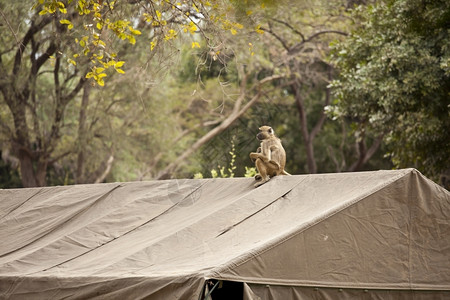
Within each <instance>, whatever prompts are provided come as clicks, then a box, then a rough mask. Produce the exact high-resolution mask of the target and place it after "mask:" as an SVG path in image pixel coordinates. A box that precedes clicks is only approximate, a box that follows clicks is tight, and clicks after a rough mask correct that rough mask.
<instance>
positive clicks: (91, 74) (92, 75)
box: [86, 72, 94, 78]
mask: <svg viewBox="0 0 450 300" xmlns="http://www.w3.org/2000/svg"><path fill="white" fill-rule="evenodd" d="M92 77H94V73H92V72H89V73H87V74H86V78H92Z"/></svg>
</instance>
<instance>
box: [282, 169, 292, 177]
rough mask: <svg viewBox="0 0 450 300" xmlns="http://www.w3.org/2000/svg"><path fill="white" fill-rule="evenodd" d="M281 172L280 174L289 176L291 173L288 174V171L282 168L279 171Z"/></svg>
mask: <svg viewBox="0 0 450 300" xmlns="http://www.w3.org/2000/svg"><path fill="white" fill-rule="evenodd" d="M281 174H282V175H289V176H291V174H289V173H288V172H286V171H285V170H283V171H282V172H281Z"/></svg>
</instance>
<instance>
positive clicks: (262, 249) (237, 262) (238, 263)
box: [210, 168, 414, 274]
mask: <svg viewBox="0 0 450 300" xmlns="http://www.w3.org/2000/svg"><path fill="white" fill-rule="evenodd" d="M413 171H414V169H412V168H411V169H404V170H402V172H400V173H399V174H398V175H396V176H394V177H393V178H391V179H390V180H388V181H386V182H383V183H382V184H379V185H377V186H376V187H374V188H373V189H372V190H370V191H368V192H366V193H363V194H362V195H360V196H358V197H356V198H355V199H353V200H352V201H349V202H348V203H346V204H344V205H342V206H341V207H339V208H337V209H336V210H334V211H332V212H331V213H328V214H325V215H323V216H321V217H318V218H316V219H315V220H313V221H312V222H310V223H309V224H307V225H306V226H305V227H304V228H302V230H300V231H296V230H297V227H296V228H294V229H293V230H291V232H289V233H287V234H285V235H284V237H283V236H281V238H280V239H278V240H277V239H274V240H275V241H274V242H273V244H272V245H269V246H267V245H265V247H263V246H260V247H256V248H254V249H253V250H250V252H249V253H248V254H244V255H243V256H241V257H237V258H235V259H232V260H230V262H228V263H230V264H232V265H233V268H235V267H239V266H241V265H243V264H245V263H246V262H248V261H250V260H252V259H253V258H255V257H257V256H259V255H261V254H264V253H265V252H267V251H270V250H272V249H274V248H276V247H277V246H279V245H281V244H283V243H285V242H287V241H288V240H290V239H292V238H294V237H296V236H297V235H299V234H302V233H303V232H304V231H305V230H307V229H309V228H311V227H314V226H315V225H317V224H319V223H320V222H322V221H323V220H326V219H328V218H330V217H332V216H334V215H335V214H337V213H339V212H341V211H343V210H345V209H347V208H349V207H351V206H353V205H355V204H356V203H358V202H359V201H361V200H363V199H364V198H367V197H369V196H371V195H373V194H375V193H377V192H379V191H380V190H382V189H383V188H385V187H386V186H388V185H391V184H393V183H395V182H396V181H397V180H399V179H401V178H403V177H404V176H405V175H407V174H408V173H412V172H413ZM305 178H306V177H305ZM301 182H303V180H302V181H300V182H298V184H300V183H301ZM298 184H297V185H298ZM297 185H295V186H294V187H293V188H292V189H294V188H295V187H296V186H297ZM292 189H291V190H292ZM269 243H270V242H269ZM225 270H231V266H228V265H225V266H223V267H219V268H217V269H213V270H211V272H210V274H218V273H221V272H223V271H225Z"/></svg>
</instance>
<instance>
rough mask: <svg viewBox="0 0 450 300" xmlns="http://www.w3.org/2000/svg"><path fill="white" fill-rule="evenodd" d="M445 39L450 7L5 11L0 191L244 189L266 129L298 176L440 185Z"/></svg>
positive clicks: (239, 4) (339, 3) (338, 4)
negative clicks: (409, 172) (197, 184)
mask: <svg viewBox="0 0 450 300" xmlns="http://www.w3.org/2000/svg"><path fill="white" fill-rule="evenodd" d="M32 7H33V9H30V8H32ZM449 25H450V8H449V5H448V4H447V3H446V2H445V1H435V2H433V3H431V4H430V3H428V2H427V1H425V0H414V1H406V0H405V1H350V0H333V1H325V0H324V1H322V0H319V1H295V2H292V3H291V2H290V1H257V0H254V1H231V2H230V1H223V2H221V1H178V2H177V1H175V2H173V3H172V2H171V1H148V0H146V1H144V0H142V1H128V0H127V1H125V0H124V1H100V0H98V1H97V0H95V1H94V0H89V1H87V0H82V1H72V2H67V1H54V0H47V1H31V0H30V1H22V2H20V3H16V2H13V1H7V0H0V30H1V32H2V34H1V35H0V39H1V43H0V69H1V70H0V91H1V94H0V95H1V96H0V125H1V127H0V146H1V153H2V162H1V163H0V176H1V178H0V182H1V185H2V187H20V186H23V187H28V186H43V185H56V184H74V183H94V182H105V181H132V180H149V179H163V178H181V177H184V178H192V177H193V176H194V174H196V173H202V174H203V176H204V177H209V176H211V175H210V174H211V173H210V172H211V170H213V169H216V170H220V168H223V167H226V168H228V167H229V166H230V165H231V166H234V167H235V168H234V169H233V170H232V173H233V175H234V176H243V175H244V174H245V173H246V168H245V167H246V166H247V167H249V166H252V164H251V161H250V159H249V158H248V153H249V152H251V151H254V150H255V149H256V148H257V147H258V141H257V140H256V138H255V134H256V132H257V129H258V127H259V126H261V125H263V124H268V125H271V126H272V127H273V128H274V129H275V132H276V134H277V135H278V136H279V137H280V138H281V139H282V141H283V144H284V146H285V148H286V151H287V156H288V162H287V170H288V171H289V172H290V173H293V174H302V173H321V172H322V173H323V172H344V171H360V170H377V169H389V168H393V167H415V168H418V169H419V170H420V171H421V172H423V173H425V174H426V175H427V176H431V177H432V178H433V179H435V180H439V177H440V176H442V174H444V175H445V173H446V172H447V171H448V169H449V168H450V164H449V157H450V153H449V152H450V150H449V149H450V147H449V140H450V139H449V133H448V132H449V131H450V130H448V128H450V124H449V120H450V116H449V105H450V103H449V97H450V96H449V92H450V90H449V82H450V81H449V75H450V72H449V68H448V65H449V59H450V58H449V57H450V54H449V53H450V49H449V48H448V45H449V41H448V39H449V36H448V34H449V33H448V32H449V30H448V29H449V27H450V26H449ZM230 152H231V153H230ZM442 178H443V179H445V177H444V176H443V177H442Z"/></svg>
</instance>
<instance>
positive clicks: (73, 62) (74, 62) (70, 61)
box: [67, 58, 77, 66]
mask: <svg viewBox="0 0 450 300" xmlns="http://www.w3.org/2000/svg"><path fill="white" fill-rule="evenodd" d="M67 61H68V62H69V63H71V64H72V65H74V66H76V65H77V62H76V61H74V60H73V59H70V58H69V59H68V60H67Z"/></svg>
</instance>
